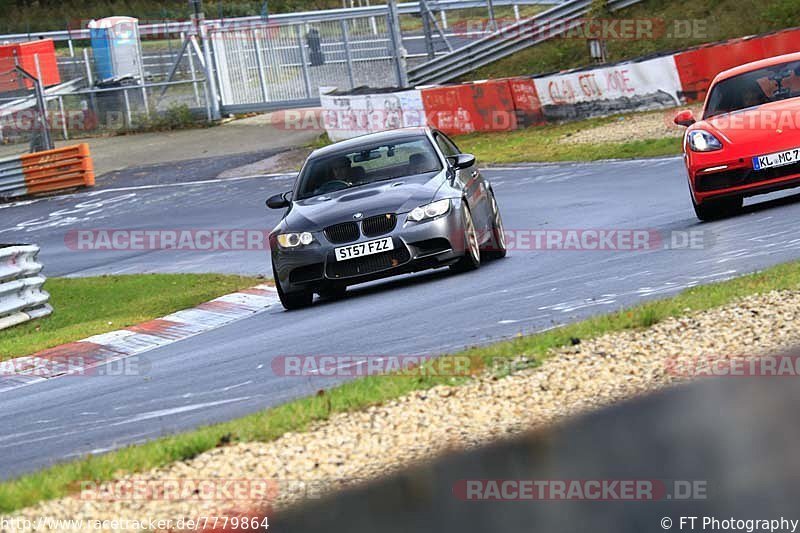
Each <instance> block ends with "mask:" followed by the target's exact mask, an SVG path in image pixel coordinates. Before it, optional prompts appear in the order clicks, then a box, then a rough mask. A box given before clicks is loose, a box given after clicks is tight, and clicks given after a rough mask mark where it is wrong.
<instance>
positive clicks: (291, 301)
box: [272, 264, 314, 311]
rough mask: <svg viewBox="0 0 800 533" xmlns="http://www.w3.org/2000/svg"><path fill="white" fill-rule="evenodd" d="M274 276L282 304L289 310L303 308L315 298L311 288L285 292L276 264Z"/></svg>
mask: <svg viewBox="0 0 800 533" xmlns="http://www.w3.org/2000/svg"><path fill="white" fill-rule="evenodd" d="M272 276H273V279H274V280H275V288H276V289H278V298H279V299H280V301H281V305H283V307H284V309H286V310H287V311H293V310H295V309H302V308H304V307H308V306H309V305H311V302H312V301H313V300H314V293H313V292H311V291H309V290H305V291H293V292H284V290H283V287H281V282H280V280H279V279H278V272H277V271H276V270H275V265H274V264H273V265H272Z"/></svg>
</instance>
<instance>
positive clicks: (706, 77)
mask: <svg viewBox="0 0 800 533" xmlns="http://www.w3.org/2000/svg"><path fill="white" fill-rule="evenodd" d="M798 51H800V28H793V29H789V30H783V31H779V32H776V33H771V34H768V35H763V36H760V37H744V38H741V39H732V40H730V41H725V42H723V43H719V44H711V45H707V46H701V47H698V48H694V49H690V50H686V51H685V52H679V53H677V54H675V64H676V65H677V67H678V75H679V76H680V79H681V85H682V87H683V93H684V95H685V97H686V99H687V101H689V102H694V101H701V100H703V99H704V98H705V96H706V92H707V91H708V86H709V84H710V83H711V80H713V79H714V76H716V75H717V74H719V73H720V72H722V71H723V70H727V69H729V68H733V67H736V66H739V65H742V64H744V63H749V62H751V61H757V60H759V59H764V58H767V57H772V56H777V55H782V54H789V53H792V52H798Z"/></svg>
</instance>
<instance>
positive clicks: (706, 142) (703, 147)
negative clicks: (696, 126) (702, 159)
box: [689, 130, 722, 152]
mask: <svg viewBox="0 0 800 533" xmlns="http://www.w3.org/2000/svg"><path fill="white" fill-rule="evenodd" d="M689 147H691V149H692V150H694V151H695V152H713V151H714V150H721V149H722V143H721V142H719V139H717V138H716V137H714V135H713V134H711V133H709V132H707V131H705V130H694V131H690V132H689Z"/></svg>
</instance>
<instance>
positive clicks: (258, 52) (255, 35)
mask: <svg viewBox="0 0 800 533" xmlns="http://www.w3.org/2000/svg"><path fill="white" fill-rule="evenodd" d="M250 35H251V36H252V37H253V45H254V46H255V49H256V68H258V83H259V85H261V96H262V98H264V101H265V102H269V90H268V89H267V80H266V79H265V78H264V58H263V57H261V42H260V40H259V38H258V33H257V32H256V30H251V31H250Z"/></svg>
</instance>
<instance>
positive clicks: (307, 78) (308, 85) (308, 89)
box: [294, 24, 311, 98]
mask: <svg viewBox="0 0 800 533" xmlns="http://www.w3.org/2000/svg"><path fill="white" fill-rule="evenodd" d="M294 33H295V35H296V36H297V46H299V47H300V63H301V64H302V68H303V81H304V82H305V85H306V98H311V77H310V76H309V74H308V58H307V57H306V56H307V54H306V43H304V42H303V34H302V32H301V31H300V25H299V24H295V26H294Z"/></svg>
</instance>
